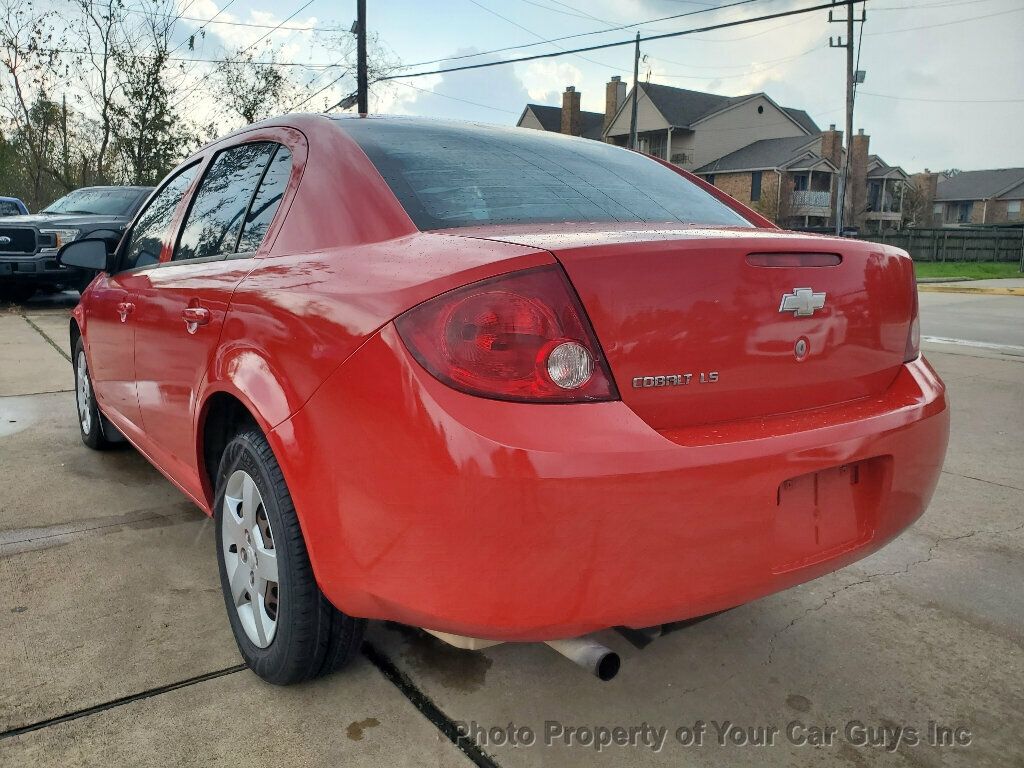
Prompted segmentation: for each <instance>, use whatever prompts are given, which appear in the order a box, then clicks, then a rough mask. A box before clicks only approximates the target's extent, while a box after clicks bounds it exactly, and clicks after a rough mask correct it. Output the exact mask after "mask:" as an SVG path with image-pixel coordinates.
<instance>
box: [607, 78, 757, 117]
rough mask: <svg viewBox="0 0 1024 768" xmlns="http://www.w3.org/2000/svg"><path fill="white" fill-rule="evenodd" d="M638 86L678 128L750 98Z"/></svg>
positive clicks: (683, 89) (670, 87)
mask: <svg viewBox="0 0 1024 768" xmlns="http://www.w3.org/2000/svg"><path fill="white" fill-rule="evenodd" d="M640 87H641V88H642V89H643V92H644V93H646V94H647V98H649V99H650V100H651V103H652V104H654V106H655V107H657V109H658V111H659V112H661V114H662V116H663V117H664V118H665V119H666V120H667V121H668V123H669V125H672V126H675V127H678V128H685V127H688V126H689V125H691V124H693V123H695V122H697V121H698V120H700V119H701V118H702V117H705V116H707V115H710V114H711V113H712V112H718V111H719V110H721V109H725V107H727V106H729V105H730V104H733V103H736V102H739V101H742V100H743V99H747V98H750V97H749V96H719V95H718V94H716V93H704V92H703V91H690V90H687V89H686V88H676V87H674V86H671V85H659V84H658V83H642V84H641V86H640ZM627 101H628V99H627Z"/></svg>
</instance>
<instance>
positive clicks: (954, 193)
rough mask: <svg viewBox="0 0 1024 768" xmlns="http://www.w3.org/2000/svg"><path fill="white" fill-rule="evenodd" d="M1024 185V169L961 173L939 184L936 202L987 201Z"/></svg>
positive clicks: (995, 169) (996, 169)
mask: <svg viewBox="0 0 1024 768" xmlns="http://www.w3.org/2000/svg"><path fill="white" fill-rule="evenodd" d="M1021 183H1024V168H993V169H991V170H987V171H963V172H961V173H958V174H957V175H956V176H954V177H953V178H951V179H944V180H942V181H940V182H939V185H938V189H937V191H936V194H935V199H936V201H944V200H987V199H989V198H992V197H997V196H999V195H1002V194H1004V193H1005V192H1007V191H1009V190H1010V189H1012V188H1013V187H1016V186H1018V185H1019V184H1021Z"/></svg>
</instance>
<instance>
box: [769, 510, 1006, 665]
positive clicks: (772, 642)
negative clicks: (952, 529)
mask: <svg viewBox="0 0 1024 768" xmlns="http://www.w3.org/2000/svg"><path fill="white" fill-rule="evenodd" d="M1020 530H1024V523H1021V524H1020V525H1017V526H1014V527H1012V528H1006V529H1002V530H994V531H990V530H985V529H982V528H979V529H977V530H973V531H968V532H967V533H961V534H958V535H956V536H939V537H938V538H936V539H935V541H933V542H932V544H931V545H930V546H929V547H928V553H927V554H926V555H925V556H924V557H921V558H918V559H917V560H911V561H910V562H909V563H907V564H906V565H904V566H903V567H902V568H899V569H897V570H895V571H878V572H876V573H869V574H868V575H867V576H864V577H863V578H860V579H857V580H856V581H852V582H850V583H849V584H845V585H843V586H842V587H839V588H838V589H834V590H832V592H831V593H829V594H828V595H826V596H825V598H824V599H823V600H822V601H821V602H820V603H819V604H818V605H815V606H813V607H811V608H806V609H804V611H803V612H802V613H800V614H797V616H796V617H795V618H793V620H792V621H790V622H789V623H788V624H786V625H785V626H784V627H782V629H779V630H778V631H776V632H774V633H772V636H771V637H770V638H769V639H768V660H767V662H766V663H767V664H771V663H772V662H773V661H774V659H775V647H776V643H777V642H778V640H779V638H780V637H782V635H784V634H785V633H786V632H788V631H789V630H791V629H792V628H793V627H794V626H796V625H797V624H798V623H800V622H801V621H803V620H804V619H806V618H807V617H808V616H810V615H811V614H812V613H817V612H818V611H820V610H821V609H822V608H825V607H826V606H827V605H828V604H829V603H831V602H832V601H833V600H835V598H836V597H837V596H838V595H841V594H842V593H843V592H845V591H846V590H848V589H853V588H854V587H859V586H862V585H864V584H873V583H874V582H875V579H881V578H892V577H895V576H904V575H906V574H907V573H909V572H910V569H911V568H916V567H917V566H919V565H924V564H925V563H928V562H931V561H932V559H934V557H935V554H936V552H937V551H938V549H939V547H941V546H942V545H943V544H948V543H950V542H953V541H963V540H964V539H969V538H971V537H973V536H978V535H982V534H983V535H988V536H1005V535H1006V534H1009V533H1015V532H1017V531H1020Z"/></svg>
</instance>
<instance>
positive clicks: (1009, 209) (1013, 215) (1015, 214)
mask: <svg viewBox="0 0 1024 768" xmlns="http://www.w3.org/2000/svg"><path fill="white" fill-rule="evenodd" d="M1006 218H1008V219H1011V220H1013V221H1016V220H1017V219H1019V218H1020V200H1007V201H1006Z"/></svg>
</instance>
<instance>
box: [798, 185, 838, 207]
mask: <svg viewBox="0 0 1024 768" xmlns="http://www.w3.org/2000/svg"><path fill="white" fill-rule="evenodd" d="M793 207H794V208H831V207H832V193H831V192H829V191H827V190H826V191H818V190H816V189H801V190H798V191H796V192H794V193H793Z"/></svg>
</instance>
